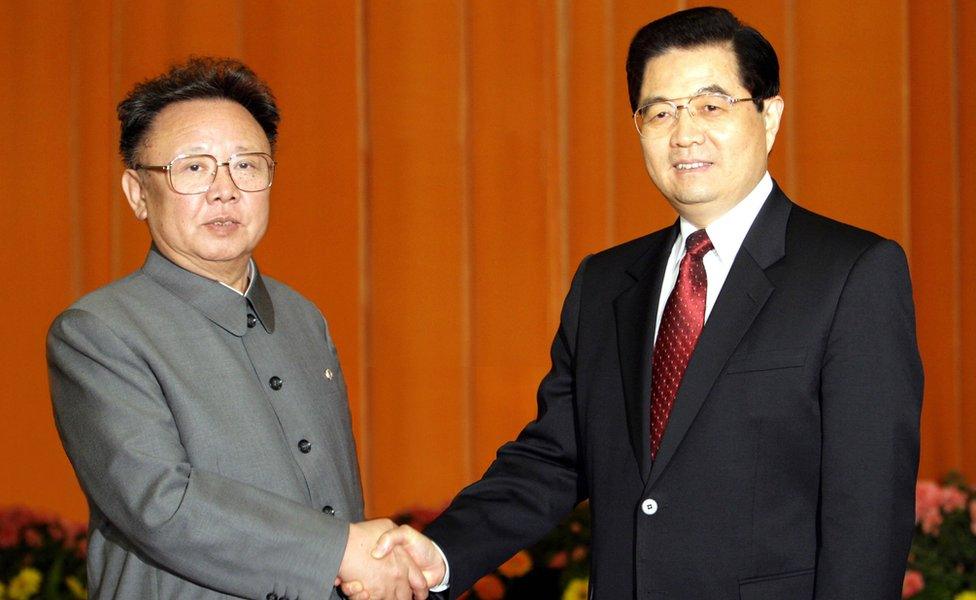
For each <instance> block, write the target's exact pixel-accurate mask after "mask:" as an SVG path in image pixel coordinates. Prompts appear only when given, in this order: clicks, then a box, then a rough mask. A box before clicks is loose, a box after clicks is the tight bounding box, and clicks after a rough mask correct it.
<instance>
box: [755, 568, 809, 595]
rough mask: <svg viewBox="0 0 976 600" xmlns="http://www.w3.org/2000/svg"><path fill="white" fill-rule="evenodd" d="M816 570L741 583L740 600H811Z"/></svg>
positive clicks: (805, 570)
mask: <svg viewBox="0 0 976 600" xmlns="http://www.w3.org/2000/svg"><path fill="white" fill-rule="evenodd" d="M815 577H816V569H803V570H802V571H790V572H788V573H779V574H777V575H767V576H764V577H751V578H749V579H743V580H741V581H740V582H739V600H809V599H810V598H813V583H814V578H815Z"/></svg>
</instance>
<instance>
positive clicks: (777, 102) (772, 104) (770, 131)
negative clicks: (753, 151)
mask: <svg viewBox="0 0 976 600" xmlns="http://www.w3.org/2000/svg"><path fill="white" fill-rule="evenodd" d="M783 104H784V103H783V98H781V97H780V96H773V97H772V98H766V99H765V100H764V101H763V113H762V116H763V123H765V125H766V154H769V153H770V152H772V150H773V143H774V142H775V141H776V132H778V131H779V123H780V119H782V118H783Z"/></svg>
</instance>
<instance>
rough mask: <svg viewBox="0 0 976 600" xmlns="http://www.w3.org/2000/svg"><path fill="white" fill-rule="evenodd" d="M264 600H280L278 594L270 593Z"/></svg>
mask: <svg viewBox="0 0 976 600" xmlns="http://www.w3.org/2000/svg"><path fill="white" fill-rule="evenodd" d="M264 600H278V594H276V593H274V592H268V595H267V596H265V597H264Z"/></svg>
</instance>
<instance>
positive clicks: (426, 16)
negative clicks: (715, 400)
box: [0, 0, 976, 518]
mask: <svg viewBox="0 0 976 600" xmlns="http://www.w3.org/2000/svg"><path fill="white" fill-rule="evenodd" d="M715 3H717V4H721V5H723V6H727V7H729V8H731V9H732V10H734V11H736V12H737V13H738V14H739V16H740V17H742V18H743V19H744V20H746V21H747V22H749V23H751V24H753V25H755V26H756V27H758V28H759V29H760V30H762V31H763V32H764V33H766V35H767V36H768V37H769V39H770V40H771V41H772V43H773V45H774V46H775V47H776V48H777V50H778V52H779V54H780V57H781V60H782V79H783V96H784V98H785V99H786V107H787V109H786V116H785V120H784V121H785V122H784V125H783V128H782V130H781V131H780V135H779V139H778V141H777V147H776V149H775V150H774V152H773V156H772V160H771V171H772V173H773V176H774V177H776V179H777V180H778V181H779V183H780V184H781V185H782V186H783V187H784V188H785V189H786V190H787V192H788V193H789V194H790V195H791V196H792V197H793V198H794V199H796V200H797V201H798V202H800V203H801V204H803V205H805V206H807V207H809V208H812V209H814V210H817V211H819V212H822V213H825V214H827V215H830V216H833V217H835V218H838V219H840V220H844V221H848V222H850V223H853V224H856V225H860V226H863V227H866V228H869V229H873V230H875V231H878V232H879V233H881V234H883V235H885V236H888V237H891V238H893V239H895V240H897V241H898V242H900V243H901V244H902V245H903V246H904V247H905V249H906V250H907V251H908V253H909V257H910V260H911V265H912V273H913V278H914V282H915V295H916V302H917V309H918V330H919V340H920V344H921V347H922V353H923V359H924V362H925V368H926V374H927V377H926V399H925V410H924V417H923V437H922V465H921V474H922V475H923V476H926V477H932V476H937V475H939V474H941V473H943V472H944V471H945V470H947V469H951V468H957V469H960V470H962V471H963V472H964V473H965V474H966V475H968V476H969V477H970V478H976V436H974V435H973V434H974V433H976V402H974V393H976V317H974V315H976V312H974V310H973V308H972V307H974V306H976V208H974V205H976V174H974V171H973V169H972V168H971V167H970V168H966V165H972V164H974V163H976V156H974V153H976V150H974V146H976V105H974V104H976V4H974V3H972V2H968V1H964V0H958V1H955V2H953V1H950V0H942V1H937V2H925V3H921V2H909V1H904V0H903V1H902V2H894V3H892V2H890V1H888V0H866V1H864V2H850V1H849V0H844V1H841V0H810V1H806V0H805V1H804V2H796V1H794V0H735V1H732V0H729V1H725V2H715ZM697 4H699V2H690V1H689V2H680V1H672V2H663V1H661V2H649V1H647V0H641V1H637V0H593V1H582V0H581V1H576V2H573V1H570V0H537V1H532V2H529V1H522V0H511V1H494V0H467V1H463V0H458V1H453V2H450V1H446V0H438V1H434V0H432V1H429V2H414V1H411V0H399V1H394V0H349V1H343V2H322V1H312V0H304V1H295V2H288V3H268V2H264V1H257V0H237V1H236V2H231V3H224V4H214V3H209V4H207V3H204V4H200V3H199V2H193V3H191V2H186V1H184V0H173V1H170V2H167V3H162V4H161V3H157V2H150V1H148V0H146V1H143V0H139V1H136V0H130V1H123V0H92V1H90V2H85V3H69V2H55V3H46V4H39V3H13V2H0V33H2V38H0V39H2V40H3V42H2V44H3V52H2V55H0V80H2V81H3V85H2V86H0V106H2V107H3V112H2V113H0V134H2V138H0V139H3V142H4V143H3V144H2V146H0V191H2V196H0V197H2V202H3V208H4V216H5V217H6V231H5V235H3V236H2V237H0V273H2V277H3V280H4V282H5V283H4V285H3V287H2V291H0V310H2V313H0V314H3V315H4V316H5V317H6V326H5V328H4V331H5V334H6V335H5V336H4V341H3V343H2V344H0V374H2V381H3V382H4V384H5V385H4V391H3V392H2V393H0V402H2V415H0V456H2V457H3V460H2V462H0V482H2V483H0V504H5V503H14V502H16V503H26V504H29V505H33V506H38V507H43V508H49V509H54V510H56V511H58V512H61V513H63V514H65V515H68V516H72V517H76V518H83V517H84V515H85V512H86V509H85V503H84V498H83V496H82V494H81V492H80V491H79V489H78V487H77V484H76V483H75V480H74V476H73V474H72V472H71V469H70V465H69V464H68V461H67V459H66V458H65V457H64V455H63V452H62V450H61V447H60V443H59V441H58V438H57V433H56V431H55V429H54V425H53V421H52V418H51V409H50V402H49V398H48V391H47V377H46V368H45V364H44V335H45V332H46V329H47V326H48V324H49V323H50V321H51V320H52V319H53V318H54V316H55V315H56V314H57V313H58V312H59V311H60V310H62V309H64V308H65V307H67V306H68V305H69V304H70V303H71V302H72V301H73V300H74V299H75V298H77V297H78V296H80V295H81V294H83V293H85V292H87V291H90V290H92V289H94V288H95V287H98V286H100V285H103V284H105V283H107V282H109V281H111V280H113V279H116V278H118V277H120V276H122V275H124V274H126V273H128V272H130V271H132V270H133V269H135V268H137V267H138V266H139V265H140V264H141V261H142V259H143V256H144V254H145V251H146V248H147V244H148V237H147V235H146V232H145V229H144V227H143V225H142V224H141V223H138V222H137V221H135V219H134V218H133V217H132V216H131V213H130V212H129V209H128V207H127V206H126V204H125V202H124V199H123V197H122V194H121V190H120V188H119V183H118V182H119V176H120V174H121V166H120V162H119V160H118V158H117V154H116V143H117V123H116V122H115V118H114V106H115V104H116V103H117V102H118V101H119V100H120V99H121V98H122V97H123V95H124V94H125V93H126V91H127V90H129V89H130V88H131V86H132V85H133V84H134V83H135V82H136V81H139V80H141V79H143V78H146V77H148V76H152V75H155V74H158V73H160V72H161V71H162V70H164V69H165V68H166V67H167V66H168V65H169V64H171V63H172V62H175V61H180V60H182V59H184V58H185V57H186V56H188V55H189V54H219V55H228V56H236V57H239V58H241V59H243V60H244V61H246V62H247V63H248V64H249V65H251V66H252V67H253V68H254V69H255V70H256V71H257V72H258V73H259V74H260V75H262V76H263V77H265V78H266V79H267V80H268V81H269V82H270V84H271V86H272V88H273V89H274V90H275V92H276V94H277V96H278V99H279V102H280V105H281V109H282V113H283V122H282V128H281V136H280V142H279V148H278V157H277V158H278V159H279V161H280V168H279V172H278V178H277V180H276V182H275V188H274V193H273V195H272V196H273V213H272V223H271V228H270V230H269V233H268V235H267V237H266V239H265V240H264V242H263V243H262V246H261V248H260V249H259V251H258V260H259V262H260V264H261V267H262V269H263V270H264V271H265V272H267V273H270V274H272V275H274V276H276V277H278V278H280V279H282V280H284V281H286V282H288V283H289V284H291V285H292V286H294V287H296V288H297V289H299V290H300V291H301V292H303V293H304V294H305V295H306V296H308V297H309V298H310V299H312V300H313V301H314V302H315V303H316V304H317V305H318V306H319V307H320V308H321V309H322V310H323V312H324V313H325V314H326V316H327V317H328V318H329V321H330V324H331V326H332V330H333V333H334V335H335V337H336V340H337V343H338V345H339V349H340V354H341V357H342V361H343V366H344V369H345V371H346V376H347V379H348V381H349V384H350V392H351V396H350V403H351V408H352V412H353V420H354V427H355V433H356V437H357V440H358V444H359V451H360V461H361V468H362V472H363V479H364V485H365V487H366V496H367V511H368V512H369V513H370V514H372V515H380V514H389V513H391V512H394V511H396V510H398V509H401V508H405V507H408V506H412V505H417V504H425V505H431V506H438V505H440V504H442V503H443V502H445V501H447V500H448V499H449V498H450V497H451V496H453V494H454V493H455V492H456V491H457V490H459V489H460V488H461V487H462V486H463V485H465V484H466V483H468V482H470V481H472V480H473V479H474V478H476V477H477V476H478V475H479V474H480V473H481V472H482V471H483V470H484V468H485V467H486V466H487V464H488V463H489V462H490V460H491V459H492V457H493V455H494V451H495V449H496V448H497V447H498V445H499V444H501V443H502V442H504V441H505V440H507V439H510V438H511V437H513V436H514V435H515V434H516V433H517V432H518V430H519V429H520V428H521V426H522V425H524V424H525V423H526V422H527V421H528V420H529V419H531V418H532V417H533V415H534V414H535V402H534V394H535V387H536V385H537V384H538V381H539V379H540V378H541V377H542V375H543V374H544V373H545V371H546V370H547V368H548V346H549V343H550V340H551V336H552V335H553V333H554V330H555V326H556V323H557V318H558V312H559V307H560V304H561V301H562V297H563V295H564V294H565V292H566V289H567V286H568V283H569V279H570V277H571V276H572V272H573V270H574V269H575V267H576V265H577V264H578V262H579V260H580V259H581V258H582V257H583V256H585V255H586V254H588V253H590V252H593V251H596V250H599V249H601V248H604V247H606V246H609V245H611V244H614V243H617V242H621V241H624V240H627V239H630V238H633V237H636V236H639V235H642V234H644V233H646V232H648V231H651V230H654V229H658V228H660V227H663V226H665V225H667V224H668V223H670V222H671V221H672V220H673V219H674V214H673V212H672V211H671V209H670V208H669V207H668V206H667V205H666V204H665V202H664V201H663V199H662V198H661V197H660V195H659V194H658V193H657V192H656V190H654V188H653V186H652V184H651V183H650V181H649V180H648V179H647V176H646V174H645V173H644V171H643V166H642V161H641V157H640V150H639V145H638V142H637V139H636V135H635V132H634V131H633V126H632V124H631V121H630V115H629V108H628V104H627V95H626V81H625V78H624V70H623V64H624V56H625V54H626V50H627V44H628V42H629V40H630V37H631V36H632V34H633V33H634V31H635V30H636V29H637V27H639V26H640V25H642V24H643V23H645V22H647V21H648V20H650V19H652V18H655V17H658V16H661V15H663V14H665V13H667V12H670V11H672V10H675V9H679V8H685V7H688V6H692V5H697ZM883 400H884V399H883V398H879V407H878V410H879V411H880V410H884V405H883Z"/></svg>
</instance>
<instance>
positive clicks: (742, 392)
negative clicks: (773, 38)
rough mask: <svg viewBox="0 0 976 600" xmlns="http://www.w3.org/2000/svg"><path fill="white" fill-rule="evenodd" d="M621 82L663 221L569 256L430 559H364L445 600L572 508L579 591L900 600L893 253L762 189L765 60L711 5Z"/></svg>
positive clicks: (655, 30)
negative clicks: (669, 212)
mask: <svg viewBox="0 0 976 600" xmlns="http://www.w3.org/2000/svg"><path fill="white" fill-rule="evenodd" d="M627 74H628V86H629V92H630V102H631V108H633V109H635V124H636V126H637V130H638V133H639V135H640V141H641V146H642V149H643V154H644V163H645V166H646V168H647V171H648V174H649V175H650V176H651V179H652V180H653V181H654V183H655V185H656V186H657V187H658V189H659V190H661V192H662V193H663V194H664V196H665V197H666V198H667V200H668V201H669V202H670V204H671V205H672V206H673V207H674V209H675V210H676V211H677V213H678V215H679V219H678V221H677V222H676V223H674V224H673V225H672V226H670V227H668V228H666V229H663V230H661V231H657V232H655V233H652V234H650V235H647V236H645V237H642V238H639V239H637V240H634V241H631V242H628V243H625V244H622V245H620V246H617V247H614V248H611V249H609V250H605V251H603V252H600V253H598V254H594V255H592V256H589V257H587V258H586V259H585V260H584V261H583V262H582V264H581V265H580V267H579V269H578V270H577V272H576V275H575V277H574V279H573V283H572V287H571V289H570V291H569V295H568V296H567V298H566V302H565V305H564V307H563V311H562V320H561V323H560V326H559V330H558V332H557V333H556V337H555V341H554V342H553V346H552V369H551V371H550V372H549V373H548V375H546V377H545V379H544V380H543V381H542V384H541V386H540V388H539V394H538V405H539V411H538V417H537V418H536V420H534V421H533V422H532V423H530V424H529V425H528V426H526V428H525V429H524V430H523V431H522V433H521V434H520V435H519V436H518V439H516V440H515V441H513V442H510V443H508V444H506V445H504V446H502V448H501V449H500V450H499V451H498V457H497V459H496V460H495V461H494V463H493V464H492V465H491V467H490V468H489V469H488V471H487V472H486V473H485V475H484V477H482V479H481V480H480V481H478V482H476V483H474V484H472V485H471V486H469V487H468V488H466V489H465V490H464V491H462V492H461V493H460V495H458V497H457V498H456V499H455V500H454V502H453V503H452V504H451V506H450V507H449V508H448V509H447V511H446V512H445V513H444V514H443V515H442V516H441V517H440V518H438V519H437V520H436V521H434V522H433V523H432V524H431V525H430V526H429V528H428V529H427V530H426V534H427V535H428V536H429V538H430V540H434V541H435V542H436V544H437V546H434V545H433V544H431V543H430V542H429V540H428V538H426V537H424V536H422V535H420V534H418V533H416V532H415V531H413V530H411V529H409V528H400V529H397V530H393V531H391V532H388V533H387V534H385V536H384V537H382V538H381V539H380V543H379V546H378V548H377V552H376V553H375V554H374V555H381V554H383V553H384V552H386V551H388V550H389V548H390V547H392V546H393V545H395V544H403V545H405V546H406V548H407V550H408V551H409V552H410V553H411V554H412V555H413V557H414V558H415V560H416V561H417V563H418V565H420V566H421V567H422V568H424V569H425V574H426V575H427V576H428V581H429V582H434V583H437V582H443V581H444V577H445V575H447V579H448V583H449V588H448V590H447V595H448V596H449V597H450V598H452V599H453V598H456V597H457V596H458V595H459V594H460V593H461V592H463V591H464V590H465V589H467V588H468V587H470V586H471V585H472V583H473V582H475V581H476V580H477V579H478V578H479V577H481V576H482V575H484V574H485V573H486V572H489V571H490V570H491V569H493V568H494V567H495V566H497V565H498V564H500V563H501V562H502V561H504V560H505V559H506V558H508V557H509V556H511V555H512V554H513V553H514V552H516V551H517V550H518V549H520V548H522V547H525V546H527V545H529V544H531V543H532V542H533V541H535V540H536V539H538V538H539V537H541V536H542V535H543V534H544V533H545V532H547V531H548V530H549V529H551V528H552V527H553V526H554V525H555V524H556V523H557V522H558V521H559V520H560V518H561V517H563V516H564V515H565V514H566V513H567V512H568V511H569V510H570V509H571V508H572V507H573V506H574V505H575V504H576V503H578V502H580V501H582V500H585V499H589V501H590V507H591V509H592V512H593V546H592V554H591V556H592V559H591V566H592V570H591V580H590V589H591V592H592V598H595V599H599V600H620V599H625V598H640V599H657V600H664V599H669V600H675V599H722V600H733V599H740V598H741V599H742V600H757V599H768V600H774V599H775V600H805V599H817V600H821V599H828V598H829V599H831V600H835V599H840V598H850V599H852V600H854V599H856V600H871V599H889V598H898V597H899V591H900V589H901V582H902V577H903V574H904V568H905V561H906V557H907V554H908V549H909V545H910V541H911V536H912V528H913V524H914V512H913V507H914V483H915V476H916V471H917V465H918V425H919V413H920V409H921V399H922V369H921V364H920V361H919V355H918V349H917V344H916V340H915V318H914V308H913V304H912V290H911V283H910V281H909V276H908V268H907V264H906V260H905V255H904V253H903V252H902V250H901V248H900V247H899V246H898V245H897V244H896V243H894V242H892V241H890V240H886V239H883V238H881V237H879V236H877V235H875V234H873V233H869V232H867V231H863V230H860V229H856V228H854V227H850V226H847V225H844V224H841V223H838V222H835V221H832V220H830V219H827V218H824V217H822V216H818V215H816V214H813V213H811V212H810V211H808V210H806V209H804V208H801V207H800V206H797V205H795V204H793V203H792V202H791V201H790V200H789V199H788V198H787V197H786V196H785V195H784V194H783V192H782V190H780V188H779V187H778V186H777V185H776V183H775V182H774V181H773V180H772V179H771V178H770V176H769V174H768V172H767V170H766V168H767V167H766V165H767V156H768V154H769V151H770V150H771V149H772V147H773V142H774V140H775V137H776V132H777V130H778V128H779V124H780V117H781V115H782V111H783V99H782V98H780V97H779V95H778V93H779V66H778V61H777V58H776V54H775V52H774V51H773V48H772V47H771V46H770V44H769V42H768V41H766V39H765V38H763V36H762V35H761V34H760V33H759V32H757V31H756V30H754V29H752V28H750V27H747V26H744V25H743V24H742V23H740V22H739V21H738V20H737V19H736V18H735V17H734V16H733V15H732V14H731V13H729V12H728V11H726V10H722V9H716V8H696V9H691V10H687V11H682V12H678V13H675V14H672V15H670V16H667V17H664V18H662V19H659V20H657V21H654V22H652V23H650V24H648V25H647V26H645V27H644V28H643V29H641V30H640V31H639V32H638V33H637V34H636V36H635V37H634V39H633V41H632V43H631V46H630V51H629V54H628V58H627ZM851 201H852V202H856V201H857V199H856V198H853V199H851ZM438 547H439V548H438ZM441 550H442V551H443V554H442V553H441V552H440V551H441ZM443 557H446V562H447V564H448V565H449V573H445V567H446V565H445V563H444V559H443ZM349 591H352V592H355V591H356V588H355V587H352V588H350V589H349Z"/></svg>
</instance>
